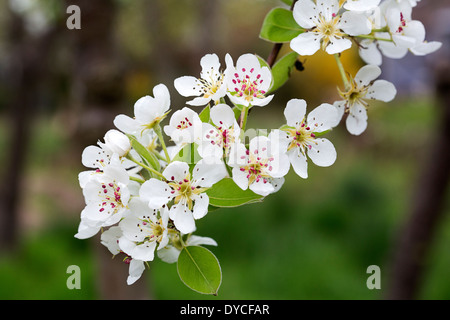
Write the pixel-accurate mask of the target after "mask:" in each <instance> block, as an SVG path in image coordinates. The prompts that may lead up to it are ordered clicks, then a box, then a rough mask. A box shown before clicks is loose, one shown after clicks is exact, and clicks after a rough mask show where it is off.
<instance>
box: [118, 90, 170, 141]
mask: <svg viewBox="0 0 450 320" xmlns="http://www.w3.org/2000/svg"><path fill="white" fill-rule="evenodd" d="M153 95H154V97H151V96H148V95H147V96H145V97H142V98H140V99H139V100H138V101H136V103H135V104H134V118H130V117H129V116H126V115H124V114H120V115H118V116H116V118H115V119H114V125H115V126H116V127H117V128H118V129H119V130H121V131H122V132H125V133H128V134H132V135H135V136H139V135H140V134H142V133H143V131H145V130H148V129H152V128H153V127H154V126H155V124H157V123H159V122H160V121H161V120H163V119H164V118H165V117H166V115H167V113H168V111H169V107H170V94H169V90H168V89H167V87H166V86H165V85H164V84H158V85H157V86H155V87H154V88H153Z"/></svg>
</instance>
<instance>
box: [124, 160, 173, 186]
mask: <svg viewBox="0 0 450 320" xmlns="http://www.w3.org/2000/svg"><path fill="white" fill-rule="evenodd" d="M127 158H128V159H130V160H131V161H133V162H134V163H136V164H137V165H139V166H141V167H142V168H144V169H147V170H148V171H150V172H151V173H154V174H156V175H157V176H158V177H160V178H163V179H164V180H166V177H164V176H163V175H162V173H161V172H159V171H156V170H155V169H153V168H150V167H149V166H147V165H146V164H144V163H142V162H139V161H137V160H136V159H134V158H133V157H132V156H130V155H128V156H127Z"/></svg>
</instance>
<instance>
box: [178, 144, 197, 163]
mask: <svg viewBox="0 0 450 320" xmlns="http://www.w3.org/2000/svg"><path fill="white" fill-rule="evenodd" d="M197 147H198V146H197V144H195V143H190V144H187V145H185V146H184V147H183V148H182V149H181V150H180V151H179V152H178V154H177V155H176V156H175V157H173V159H172V161H182V162H186V163H188V164H195V163H197V162H199V161H200V159H201V157H200V155H199V154H198V152H197Z"/></svg>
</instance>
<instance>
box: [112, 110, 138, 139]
mask: <svg viewBox="0 0 450 320" xmlns="http://www.w3.org/2000/svg"><path fill="white" fill-rule="evenodd" d="M114 125H115V126H116V128H117V129H119V130H120V131H122V132H125V133H128V134H134V133H135V132H137V131H140V130H142V129H143V128H141V127H140V124H139V123H138V122H137V121H136V120H135V119H132V118H130V117H129V116H126V115H124V114H119V115H118V116H116V117H115V118H114Z"/></svg>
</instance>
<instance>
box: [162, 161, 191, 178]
mask: <svg viewBox="0 0 450 320" xmlns="http://www.w3.org/2000/svg"><path fill="white" fill-rule="evenodd" d="M162 174H163V176H164V177H165V178H166V179H167V180H168V181H176V182H178V181H182V180H183V179H185V178H186V176H187V175H188V174H189V165H188V164H187V163H186V162H181V161H173V162H171V163H170V164H169V165H168V166H167V167H166V169H164V171H163V173H162Z"/></svg>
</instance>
